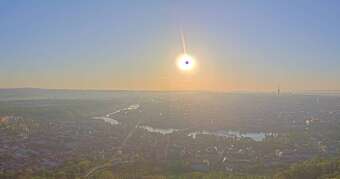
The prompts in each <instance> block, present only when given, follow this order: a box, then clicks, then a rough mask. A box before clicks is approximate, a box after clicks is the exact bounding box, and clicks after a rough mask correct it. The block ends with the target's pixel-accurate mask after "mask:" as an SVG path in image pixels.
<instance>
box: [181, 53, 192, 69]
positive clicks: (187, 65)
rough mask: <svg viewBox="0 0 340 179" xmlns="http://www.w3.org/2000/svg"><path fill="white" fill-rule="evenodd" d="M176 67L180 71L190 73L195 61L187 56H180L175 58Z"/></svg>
mask: <svg viewBox="0 0 340 179" xmlns="http://www.w3.org/2000/svg"><path fill="white" fill-rule="evenodd" d="M177 67H178V68H179V69H180V70H182V71H191V70H193V68H194V67H195V59H194V58H193V57H192V56H190V55H188V54H182V55H180V56H179V57H178V58H177Z"/></svg>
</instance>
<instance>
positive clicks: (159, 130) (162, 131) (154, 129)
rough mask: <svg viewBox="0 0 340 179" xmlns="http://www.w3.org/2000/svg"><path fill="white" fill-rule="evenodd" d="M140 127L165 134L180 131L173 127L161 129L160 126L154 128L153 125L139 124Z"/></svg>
mask: <svg viewBox="0 0 340 179" xmlns="http://www.w3.org/2000/svg"><path fill="white" fill-rule="evenodd" d="M138 128H141V129H145V130H147V131H148V132H153V133H160V134H163V135H165V134H171V133H174V132H177V131H179V129H172V128H169V129H160V128H153V127H151V126H138Z"/></svg>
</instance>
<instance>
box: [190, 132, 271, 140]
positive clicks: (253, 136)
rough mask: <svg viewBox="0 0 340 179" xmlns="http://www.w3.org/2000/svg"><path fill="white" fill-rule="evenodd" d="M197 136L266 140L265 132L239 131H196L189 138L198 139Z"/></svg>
mask: <svg viewBox="0 0 340 179" xmlns="http://www.w3.org/2000/svg"><path fill="white" fill-rule="evenodd" d="M197 135H213V136H218V137H249V138H251V139H253V140H255V141H263V140H264V139H265V138H266V133H264V132H246V133H241V132H239V131H233V130H218V131H207V130H203V131H195V132H191V133H189V134H188V136H190V137H192V138H193V139H196V136H197Z"/></svg>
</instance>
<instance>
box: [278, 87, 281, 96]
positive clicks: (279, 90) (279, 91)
mask: <svg viewBox="0 0 340 179" xmlns="http://www.w3.org/2000/svg"><path fill="white" fill-rule="evenodd" d="M280 93H281V89H280V86H279V87H278V88H277V96H280Z"/></svg>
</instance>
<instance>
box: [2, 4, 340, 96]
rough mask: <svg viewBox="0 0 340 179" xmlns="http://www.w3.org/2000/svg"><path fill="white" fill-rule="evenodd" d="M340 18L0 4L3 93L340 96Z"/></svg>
mask: <svg viewBox="0 0 340 179" xmlns="http://www.w3.org/2000/svg"><path fill="white" fill-rule="evenodd" d="M338 17H340V2H339V1H335V0H334V1H333V0H331V1H322V0H319V1H309V0H308V1H307V0H306V1H302V0H290V1H269V0H266V1H264V0H263V1H262V0H256V1H242V0H241V1H240V0H230V1H227V0H212V1H206V0H204V1H203V0H148V1H134V0H121V1H118V0H116V1H112V0H107V1H106V0H101V1H92V0H74V1H68V0H58V1H39V0H25V1H23V0H21V1H20V0H1V1H0V88H22V87H33V88H53V89H103V90H115V89H125V90H203V91H205V90H207V91H272V90H275V89H276V88H278V86H280V88H281V90H284V91H299V90H340V80H339V79H340V78H339V77H340V59H339V57H340V21H339V19H338ZM181 30H182V31H183V34H184V36H185V40H186V46H187V53H189V54H190V55H192V56H193V57H194V58H195V59H196V62H197V64H198V65H197V66H196V68H195V69H194V70H193V71H192V72H190V73H184V72H181V71H180V70H178V68H177V67H176V64H175V61H176V58H177V57H178V56H179V55H180V54H181V53H183V48H182V44H181V38H180V31H181Z"/></svg>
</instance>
